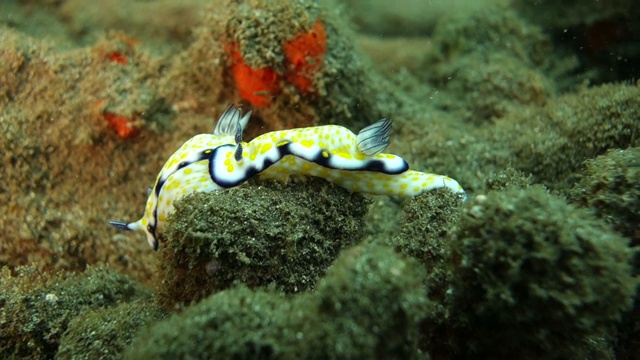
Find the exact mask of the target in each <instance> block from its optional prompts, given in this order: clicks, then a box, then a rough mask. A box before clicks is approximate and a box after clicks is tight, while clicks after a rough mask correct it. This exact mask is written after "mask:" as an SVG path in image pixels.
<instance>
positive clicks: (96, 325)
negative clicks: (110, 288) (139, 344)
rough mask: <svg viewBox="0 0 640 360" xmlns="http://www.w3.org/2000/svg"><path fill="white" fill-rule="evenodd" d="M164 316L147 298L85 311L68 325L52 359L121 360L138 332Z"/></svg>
mask: <svg viewBox="0 0 640 360" xmlns="http://www.w3.org/2000/svg"><path fill="white" fill-rule="evenodd" d="M164 317H165V313H164V312H163V311H162V310H161V309H160V308H159V307H157V306H155V305H154V303H153V302H152V301H150V300H149V299H142V300H135V301H132V302H124V303H120V304H117V305H115V306H112V307H107V308H105V307H102V308H97V309H91V308H89V309H86V310H84V311H82V312H81V313H80V314H78V316H76V317H75V318H73V320H71V321H70V322H69V325H68V328H67V330H66V331H65V333H64V334H63V335H62V338H61V339H60V347H59V349H58V352H57V353H56V356H55V358H56V359H78V360H80V359H87V360H89V359H122V353H123V352H124V350H125V349H126V348H127V347H128V346H129V345H130V344H131V343H132V342H133V339H134V338H135V336H136V335H137V333H138V331H140V330H141V329H143V328H144V326H146V325H147V324H149V323H155V322H157V321H160V320H161V319H163V318H164Z"/></svg>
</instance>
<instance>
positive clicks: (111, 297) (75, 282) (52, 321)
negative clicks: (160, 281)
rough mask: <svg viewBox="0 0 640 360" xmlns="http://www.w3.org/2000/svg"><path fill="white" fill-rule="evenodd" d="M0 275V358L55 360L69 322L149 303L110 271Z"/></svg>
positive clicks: (145, 293)
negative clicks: (126, 305) (82, 315)
mask: <svg viewBox="0 0 640 360" xmlns="http://www.w3.org/2000/svg"><path fill="white" fill-rule="evenodd" d="M16 271H17V274H16V275H12V274H11V272H10V271H9V269H8V268H6V267H4V268H3V269H2V271H1V272H0V357H2V358H29V359H50V358H53V357H54V355H55V354H56V352H57V351H58V347H59V345H60V341H61V338H62V337H63V334H64V333H65V331H67V329H68V328H69V324H70V322H71V321H72V320H73V319H74V318H75V317H76V316H78V315H79V314H80V313H81V312H82V311H84V310H86V309H99V308H107V307H111V306H114V305H116V304H117V303H119V302H121V301H131V300H134V299H146V300H149V299H150V297H151V296H150V295H151V294H150V293H149V292H148V291H147V290H145V289H144V288H142V287H141V286H140V285H138V284H136V283H134V282H132V281H131V280H129V279H128V278H126V277H125V276H123V275H120V274H117V273H115V272H112V271H111V270H109V269H108V268H106V267H103V266H100V267H90V268H88V269H87V271H86V272H85V273H81V274H76V275H74V274H63V275H62V274H61V275H51V274H50V273H43V272H41V271H38V270H36V269H34V268H18V269H16Z"/></svg>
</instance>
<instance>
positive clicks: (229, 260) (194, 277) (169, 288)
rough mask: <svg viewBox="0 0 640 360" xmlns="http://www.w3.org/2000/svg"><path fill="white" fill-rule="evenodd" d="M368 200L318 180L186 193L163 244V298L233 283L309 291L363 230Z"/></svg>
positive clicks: (186, 298) (181, 298)
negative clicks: (342, 250) (207, 192)
mask: <svg viewBox="0 0 640 360" xmlns="http://www.w3.org/2000/svg"><path fill="white" fill-rule="evenodd" d="M368 204H369V200H367V199H366V198H365V197H363V196H362V195H361V194H357V193H352V192H349V191H347V190H344V189H342V188H339V187H337V186H335V185H333V184H330V183H328V182H326V181H324V180H320V179H309V180H308V181H306V182H302V183H289V184H282V183H277V182H272V181H260V182H253V184H252V185H251V186H242V187H238V188H233V189H228V190H225V191H218V192H214V193H209V194H202V193H199V194H194V195H191V196H187V197H185V198H184V199H183V200H181V201H178V202H176V204H175V208H176V210H175V213H174V216H173V218H172V219H171V220H170V221H169V225H168V227H167V230H166V242H165V243H163V244H161V246H160V248H161V257H162V260H161V265H160V284H161V285H160V289H159V297H160V301H161V302H162V303H164V304H165V305H171V304H174V303H175V302H182V303H188V302H190V301H193V300H198V299H200V298H202V297H204V296H206V295H208V294H210V293H212V292H214V291H216V290H221V289H225V288H228V287H229V286H231V285H232V284H233V283H234V282H237V281H240V282H243V283H245V284H247V285H248V286H249V287H255V286H266V285H269V284H273V285H275V286H276V288H278V289H280V290H283V291H285V292H288V293H294V292H298V291H303V290H306V289H312V288H314V286H315V283H316V280H317V278H318V277H319V276H321V275H322V273H323V272H324V271H325V269H326V268H327V266H329V264H330V263H331V262H332V261H333V260H335V258H336V257H337V254H338V252H339V251H340V249H343V248H345V247H347V246H349V245H352V244H354V243H355V242H357V241H358V240H359V239H360V238H361V237H362V235H363V234H364V230H363V229H364V220H363V219H364V216H365V214H366V212H367V207H368Z"/></svg>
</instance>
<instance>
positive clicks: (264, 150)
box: [260, 143, 273, 155]
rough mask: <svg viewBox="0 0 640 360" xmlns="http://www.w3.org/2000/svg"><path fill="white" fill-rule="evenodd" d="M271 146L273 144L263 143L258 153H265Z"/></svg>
mask: <svg viewBox="0 0 640 360" xmlns="http://www.w3.org/2000/svg"><path fill="white" fill-rule="evenodd" d="M272 147H273V145H271V143H265V144H264V145H262V148H261V149H260V155H264V154H266V153H267V152H268V151H269V150H271V148H272Z"/></svg>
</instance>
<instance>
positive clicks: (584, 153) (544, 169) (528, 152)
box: [495, 84, 640, 190]
mask: <svg viewBox="0 0 640 360" xmlns="http://www.w3.org/2000/svg"><path fill="white" fill-rule="evenodd" d="M638 97H640V88H638V87H637V86H632V85H623V84H619V85H617V84H616V85H601V86H598V87H593V88H585V89H581V90H580V91H579V92H577V93H576V94H568V95H564V96H562V97H560V98H558V99H555V100H552V101H551V102H550V103H549V104H548V105H546V106H544V107H543V108H540V109H535V110H532V111H527V112H525V113H523V114H518V115H516V114H512V115H510V116H509V117H508V118H507V119H504V120H502V121H501V123H500V128H499V129H497V131H496V132H495V135H496V136H495V138H496V139H498V138H500V137H502V138H503V139H504V138H507V139H510V148H511V149H512V151H513V154H512V157H515V158H517V159H518V163H517V168H518V169H519V170H521V171H524V172H525V173H531V174H532V175H533V181H534V182H541V183H544V184H545V185H548V186H550V187H551V188H558V189H566V190H568V187H569V184H572V183H574V182H575V181H576V180H577V174H578V172H579V169H580V168H581V167H582V164H583V162H584V161H585V160H587V159H590V158H593V157H595V156H597V155H601V154H603V153H604V152H606V151H607V150H608V149H611V148H627V147H630V146H637V145H638V144H639V142H640V121H638V119H639V118H640V102H638V101H637V99H638ZM523 121H524V122H525V123H526V125H525V126H523V123H522V122H523Z"/></svg>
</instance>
